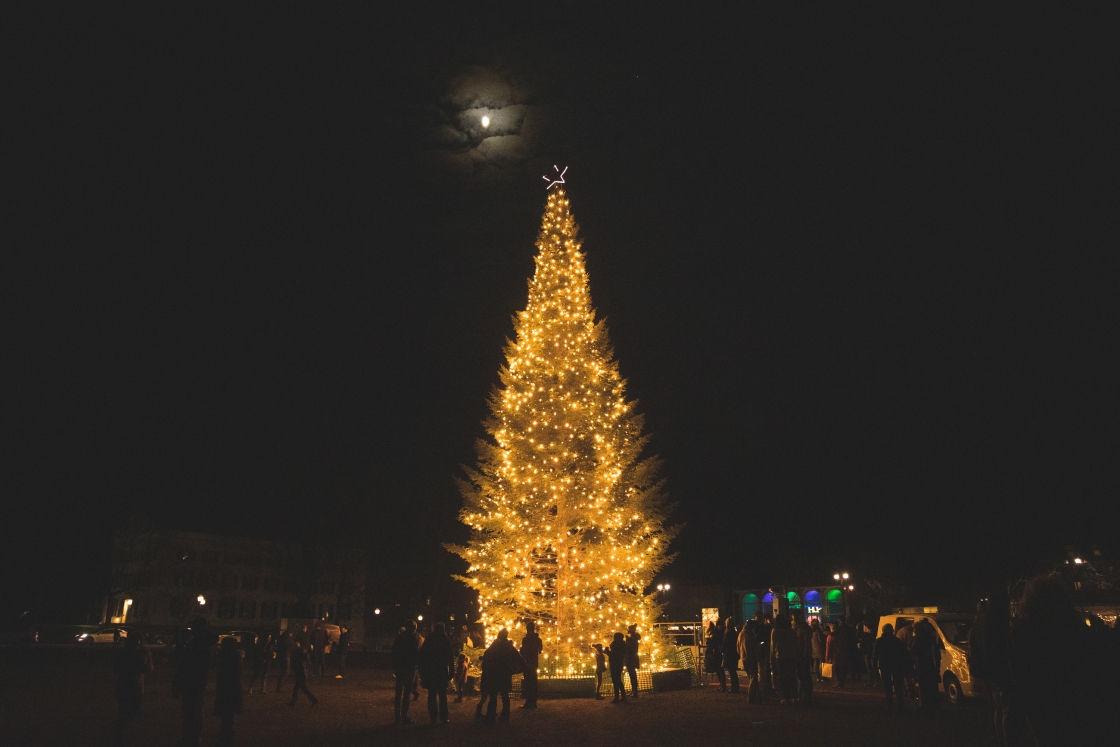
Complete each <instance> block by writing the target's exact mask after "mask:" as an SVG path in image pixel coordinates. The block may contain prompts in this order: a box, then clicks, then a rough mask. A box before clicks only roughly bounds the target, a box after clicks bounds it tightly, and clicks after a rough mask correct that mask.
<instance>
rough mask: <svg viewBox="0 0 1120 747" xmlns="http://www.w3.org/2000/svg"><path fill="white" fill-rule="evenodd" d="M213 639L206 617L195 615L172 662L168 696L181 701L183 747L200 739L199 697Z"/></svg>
mask: <svg viewBox="0 0 1120 747" xmlns="http://www.w3.org/2000/svg"><path fill="white" fill-rule="evenodd" d="M215 642H216V637H215V636H214V634H213V633H211V632H210V631H209V630H208V629H207V628H206V618H203V617H199V618H196V619H195V620H194V621H193V622H192V623H191V628H190V637H189V638H188V639H187V641H186V643H185V644H184V645H183V648H182V649H181V650H180V651H179V656H178V659H177V661H176V670H175V679H174V680H173V681H172V684H171V697H173V698H181V699H182V702H183V744H184V745H186V746H187V747H198V745H199V744H200V743H201V741H202V718H203V716H202V714H203V698H204V696H205V694H206V682H207V680H209V679H210V652H211V649H213V647H214V643H215Z"/></svg>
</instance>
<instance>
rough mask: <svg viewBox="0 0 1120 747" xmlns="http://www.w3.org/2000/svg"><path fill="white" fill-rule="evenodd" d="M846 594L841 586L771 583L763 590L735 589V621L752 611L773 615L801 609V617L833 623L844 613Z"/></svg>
mask: <svg viewBox="0 0 1120 747" xmlns="http://www.w3.org/2000/svg"><path fill="white" fill-rule="evenodd" d="M846 594H847V592H846V591H845V589H844V588H843V587H842V586H774V587H770V588H766V589H744V590H741V591H737V592H735V600H736V612H737V613H738V615H739V620H738V621H739V622H743V621H744V620H750V619H752V618H754V616H755V614H756V613H759V612H761V613H762V614H764V615H770V616H774V615H776V614H779V613H783V614H784V613H788V612H790V611H792V610H802V611H803V612H804V613H805V620H806V621H808V622H811V621H813V620H819V621H820V622H822V623H830V622H836V621H837V620H839V619H840V617H841V616H843V615H846V614H847V612H846V606H847V605H846V603H847V601H848V600H847V599H846Z"/></svg>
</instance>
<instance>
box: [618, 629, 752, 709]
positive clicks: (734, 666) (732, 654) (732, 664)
mask: <svg viewBox="0 0 1120 747" xmlns="http://www.w3.org/2000/svg"><path fill="white" fill-rule="evenodd" d="M723 668H724V669H725V670H727V679H728V682H730V683H731V689H730V690H729V692H730V693H731V694H732V695H738V694H739V633H738V632H737V631H736V630H735V620H734V619H733V618H730V617H729V618H727V622H725V623H724V628H723ZM635 697H637V696H635Z"/></svg>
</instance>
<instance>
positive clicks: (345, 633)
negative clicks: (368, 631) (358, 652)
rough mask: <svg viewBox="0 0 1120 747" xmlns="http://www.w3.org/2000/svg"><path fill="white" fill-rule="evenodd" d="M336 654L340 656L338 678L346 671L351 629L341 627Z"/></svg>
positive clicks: (336, 676) (336, 677)
mask: <svg viewBox="0 0 1120 747" xmlns="http://www.w3.org/2000/svg"><path fill="white" fill-rule="evenodd" d="M334 648H335V654H336V655H337V656H338V674H336V675H335V676H334V678H335V679H336V680H340V679H342V675H343V674H345V672H346V657H347V656H349V655H350V629H349V628H341V629H340V630H339V634H338V643H336V644H335V647H334Z"/></svg>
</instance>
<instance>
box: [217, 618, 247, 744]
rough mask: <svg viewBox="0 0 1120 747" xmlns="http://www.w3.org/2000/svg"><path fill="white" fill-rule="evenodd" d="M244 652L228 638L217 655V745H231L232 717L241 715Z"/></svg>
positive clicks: (232, 639)
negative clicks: (219, 726)
mask: <svg viewBox="0 0 1120 747" xmlns="http://www.w3.org/2000/svg"><path fill="white" fill-rule="evenodd" d="M244 656H245V652H244V651H242V650H241V649H240V648H238V647H237V641H236V640H235V639H234V638H232V637H230V638H226V639H225V640H223V641H222V648H221V651H220V652H219V654H218V688H217V693H216V694H215V695H214V713H216V714H218V716H220V717H221V719H222V728H221V731H219V732H218V741H217V743H216V744H218V745H228V744H233V716H234V714H237V713H241V706H242V702H241V660H242V658H244Z"/></svg>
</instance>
